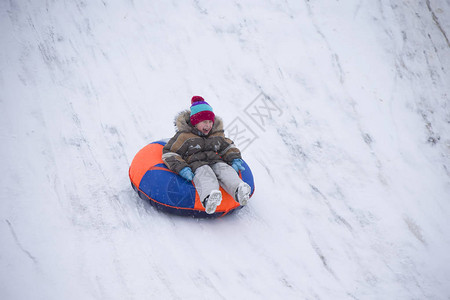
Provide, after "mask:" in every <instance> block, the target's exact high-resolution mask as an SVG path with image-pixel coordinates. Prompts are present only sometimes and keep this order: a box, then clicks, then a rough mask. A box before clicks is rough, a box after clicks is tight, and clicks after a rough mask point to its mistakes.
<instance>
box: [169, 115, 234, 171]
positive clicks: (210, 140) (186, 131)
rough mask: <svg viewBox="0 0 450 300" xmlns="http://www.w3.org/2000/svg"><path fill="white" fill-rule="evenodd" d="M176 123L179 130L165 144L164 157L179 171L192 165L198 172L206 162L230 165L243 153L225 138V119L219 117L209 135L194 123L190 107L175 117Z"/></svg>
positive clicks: (173, 169) (172, 168)
mask: <svg viewBox="0 0 450 300" xmlns="http://www.w3.org/2000/svg"><path fill="white" fill-rule="evenodd" d="M175 126H176V130H177V133H176V134H175V136H174V137H172V138H171V139H170V140H169V142H168V143H167V144H166V145H165V146H164V148H163V155H162V159H163V161H164V163H165V164H166V166H167V167H168V168H169V169H170V170H172V171H174V172H176V173H180V171H181V170H182V169H183V168H184V167H191V169H192V171H193V172H195V170H196V169H197V168H198V167H201V166H204V165H213V164H215V163H217V162H219V161H225V162H226V163H229V164H231V162H232V161H233V159H235V158H241V152H240V151H239V149H238V148H236V146H235V145H234V143H233V141H232V140H230V139H228V138H226V137H225V134H224V130H223V121H222V118H220V117H218V116H216V117H215V121H214V125H213V128H212V129H211V131H210V132H209V134H208V135H206V136H204V135H202V133H201V132H199V131H198V130H197V129H196V128H195V127H194V126H192V124H191V122H190V111H189V110H185V111H182V112H180V113H179V114H178V115H177V116H176V118H175Z"/></svg>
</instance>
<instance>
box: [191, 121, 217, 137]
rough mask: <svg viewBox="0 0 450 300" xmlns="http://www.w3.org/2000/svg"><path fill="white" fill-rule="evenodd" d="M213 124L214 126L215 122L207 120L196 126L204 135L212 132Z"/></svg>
mask: <svg viewBox="0 0 450 300" xmlns="http://www.w3.org/2000/svg"><path fill="white" fill-rule="evenodd" d="M213 124H214V123H213V121H211V120H205V121H201V122H200V123H198V124H197V125H195V128H197V129H198V130H199V131H201V132H203V134H208V133H209V132H210V131H211V129H212V126H213Z"/></svg>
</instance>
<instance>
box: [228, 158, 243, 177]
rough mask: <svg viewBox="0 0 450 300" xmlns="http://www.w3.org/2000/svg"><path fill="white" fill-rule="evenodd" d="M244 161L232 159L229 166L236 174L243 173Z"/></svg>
mask: <svg viewBox="0 0 450 300" xmlns="http://www.w3.org/2000/svg"><path fill="white" fill-rule="evenodd" d="M243 162H244V161H243V160H242V159H240V158H235V159H233V162H232V163H231V166H232V167H233V169H234V170H236V172H238V173H239V171H244V170H245V168H244V166H243V165H242V163H243Z"/></svg>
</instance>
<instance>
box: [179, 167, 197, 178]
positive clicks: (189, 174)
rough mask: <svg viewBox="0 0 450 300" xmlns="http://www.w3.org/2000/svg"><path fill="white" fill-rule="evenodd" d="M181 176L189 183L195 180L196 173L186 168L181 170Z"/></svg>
mask: <svg viewBox="0 0 450 300" xmlns="http://www.w3.org/2000/svg"><path fill="white" fill-rule="evenodd" d="M180 176H181V177H183V178H184V179H186V180H187V181H192V179H194V173H192V169H191V168H189V167H184V168H183V169H181V171H180Z"/></svg>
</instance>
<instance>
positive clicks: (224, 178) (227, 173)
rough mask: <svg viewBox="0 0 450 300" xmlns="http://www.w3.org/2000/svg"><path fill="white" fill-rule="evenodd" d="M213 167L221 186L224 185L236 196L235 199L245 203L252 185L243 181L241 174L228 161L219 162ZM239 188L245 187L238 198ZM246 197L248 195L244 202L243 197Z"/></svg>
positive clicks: (228, 191)
mask: <svg viewBox="0 0 450 300" xmlns="http://www.w3.org/2000/svg"><path fill="white" fill-rule="evenodd" d="M212 169H213V171H214V173H215V174H216V176H217V179H219V183H220V186H222V187H223V189H224V190H225V191H226V192H227V193H228V194H230V195H231V196H232V197H233V198H234V200H236V201H237V202H239V203H241V204H243V205H245V204H246V203H247V201H248V196H249V194H250V187H249V186H248V184H246V183H245V182H244V181H242V179H241V178H239V175H238V174H237V172H236V171H235V170H234V169H233V167H232V166H230V165H229V164H227V163H224V162H218V163H216V164H214V165H213V166H212ZM238 188H241V189H243V190H242V191H241V192H242V193H241V194H242V196H241V199H236V198H238V195H237V194H236V192H238ZM244 197H246V200H245V203H242V199H243V198H244ZM239 200H241V201H239Z"/></svg>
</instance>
